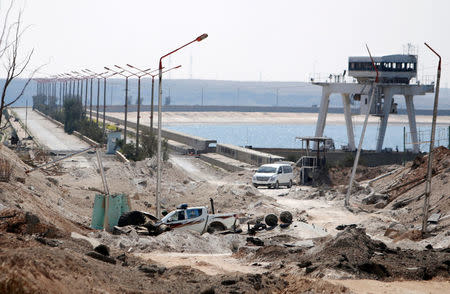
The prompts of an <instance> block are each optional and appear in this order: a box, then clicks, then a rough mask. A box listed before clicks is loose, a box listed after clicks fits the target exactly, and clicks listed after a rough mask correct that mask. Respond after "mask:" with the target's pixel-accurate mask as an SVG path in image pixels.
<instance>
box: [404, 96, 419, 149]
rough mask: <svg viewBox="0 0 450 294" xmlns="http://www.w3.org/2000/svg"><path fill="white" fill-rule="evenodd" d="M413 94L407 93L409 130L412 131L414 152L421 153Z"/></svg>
mask: <svg viewBox="0 0 450 294" xmlns="http://www.w3.org/2000/svg"><path fill="white" fill-rule="evenodd" d="M413 97H414V96H412V95H405V102H406V111H407V112H408V122H409V132H410V133H411V141H412V144H413V145H412V149H413V152H414V153H419V151H420V148H419V140H418V138H417V127H416V110H415V109H414V101H413Z"/></svg>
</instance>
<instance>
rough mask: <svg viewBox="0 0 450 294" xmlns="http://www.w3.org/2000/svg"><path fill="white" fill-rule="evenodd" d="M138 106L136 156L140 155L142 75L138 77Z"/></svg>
mask: <svg viewBox="0 0 450 294" xmlns="http://www.w3.org/2000/svg"><path fill="white" fill-rule="evenodd" d="M137 102H138V106H137V124H136V158H137V157H138V155H139V119H140V117H141V77H140V76H139V77H138V101H137Z"/></svg>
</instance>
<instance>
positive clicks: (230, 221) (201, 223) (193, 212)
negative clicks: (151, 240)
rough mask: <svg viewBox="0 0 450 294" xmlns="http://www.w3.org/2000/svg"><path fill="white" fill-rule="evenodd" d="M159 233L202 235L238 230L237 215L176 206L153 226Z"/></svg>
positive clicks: (185, 205)
mask: <svg viewBox="0 0 450 294" xmlns="http://www.w3.org/2000/svg"><path fill="white" fill-rule="evenodd" d="M154 226H155V228H159V231H161V229H162V231H165V230H172V229H177V230H192V231H196V232H199V233H200V234H203V233H205V232H208V233H214V232H217V231H225V230H233V231H236V230H237V229H238V228H239V219H238V215H237V214H235V213H222V214H208V210H207V208H206V207H205V206H199V207H188V206H187V204H182V205H180V206H178V208H177V210H174V211H171V212H170V213H168V214H167V215H166V216H165V217H163V218H162V219H161V220H160V221H158V222H156V223H155V224H154Z"/></svg>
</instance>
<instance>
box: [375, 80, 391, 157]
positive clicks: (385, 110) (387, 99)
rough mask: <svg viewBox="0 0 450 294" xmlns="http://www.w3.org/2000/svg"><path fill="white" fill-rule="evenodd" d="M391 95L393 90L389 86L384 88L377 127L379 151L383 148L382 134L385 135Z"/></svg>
mask: <svg viewBox="0 0 450 294" xmlns="http://www.w3.org/2000/svg"><path fill="white" fill-rule="evenodd" d="M393 96H394V93H393V91H392V90H391V89H390V88H385V92H384V107H383V115H382V116H381V122H380V128H379V129H378V139H377V152H381V150H382V149H383V143H384V136H385V135H386V128H387V123H388V118H389V113H390V112H391V107H392V98H393Z"/></svg>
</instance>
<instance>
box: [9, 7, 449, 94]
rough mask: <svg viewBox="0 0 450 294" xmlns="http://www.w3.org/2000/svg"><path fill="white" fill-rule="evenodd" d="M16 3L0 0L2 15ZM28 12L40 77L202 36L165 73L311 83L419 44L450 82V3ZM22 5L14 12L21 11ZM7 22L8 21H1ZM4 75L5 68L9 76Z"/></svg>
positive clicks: (427, 65)
mask: <svg viewBox="0 0 450 294" xmlns="http://www.w3.org/2000/svg"><path fill="white" fill-rule="evenodd" d="M8 2H9V0H0V4H1V7H0V16H1V15H2V13H3V12H4V9H5V6H6V5H5V4H7V3H8ZM15 7H16V8H17V9H19V8H21V9H23V11H24V13H23V19H24V24H26V25H29V26H30V27H29V28H28V30H27V31H26V33H25V34H24V35H23V38H22V47H21V48H22V50H24V51H23V52H26V51H27V50H30V49H33V48H34V50H35V54H34V56H33V59H32V65H31V67H30V69H31V68H33V67H36V66H39V65H43V64H45V66H44V67H43V68H42V69H41V70H40V72H39V74H38V75H39V76H41V77H46V76H49V75H54V74H59V73H64V72H70V71H79V70H81V69H84V68H89V69H91V70H93V71H96V72H100V71H103V67H104V66H108V67H111V66H112V65H114V64H117V65H121V66H122V65H125V64H127V63H129V64H132V65H134V66H136V67H141V68H149V67H150V68H157V66H158V60H159V58H160V56H162V55H164V54H166V53H168V52H170V51H172V50H174V49H176V48H178V47H179V46H182V45H184V44H185V43H187V42H189V41H191V40H193V39H195V38H196V37H197V36H199V35H201V34H203V33H207V34H208V35H209V37H208V38H207V39H205V40H203V41H202V42H195V43H193V44H191V45H190V46H189V47H186V48H184V49H182V50H180V51H178V52H176V53H174V54H173V55H171V57H170V58H166V59H164V60H163V65H164V66H165V67H166V68H168V67H169V66H175V65H178V64H181V65H182V68H180V69H178V70H175V71H173V72H172V73H171V74H170V75H169V76H168V78H173V79H175V78H177V79H189V78H195V79H220V80H243V81H259V80H262V81H307V80H309V77H311V76H312V75H313V74H315V76H317V75H319V74H320V75H322V76H328V75H329V74H330V73H335V74H337V73H342V72H343V70H344V69H346V67H347V60H348V56H361V55H363V56H366V55H367V51H366V48H365V44H368V46H369V48H370V50H371V52H372V54H373V55H374V56H382V55H388V54H398V53H403V52H405V51H404V48H405V45H406V44H407V43H411V44H413V45H415V46H416V49H417V51H418V55H419V65H418V66H419V76H420V77H421V76H422V75H425V76H434V75H435V74H436V65H437V58H436V57H435V56H434V55H433V54H432V53H431V52H430V51H429V50H428V49H426V48H425V47H424V45H423V42H428V43H429V44H430V45H431V46H432V47H434V48H435V49H436V50H437V51H438V52H440V53H441V55H442V56H443V73H442V80H441V83H442V86H443V87H448V83H449V81H450V70H449V69H448V68H450V63H449V62H448V58H447V56H448V55H449V53H450V38H449V37H448V32H447V30H448V29H449V28H450V17H449V11H450V1H445V0H442V1H439V0H428V1H425V0H424V1H419V0H409V1H403V0H396V1H392V0H390V1H385V0H377V1H362V0H359V1H345V0H342V1H336V0H331V1H328V0H322V1H301V0H297V1H288V0H284V1H283V0H279V1H273V0H271V1H266V0H255V1H253V0H238V1H235V0H227V1H218V0H205V1H203V0H189V1H186V0H173V1H169V0H166V1H153V0H128V1H124V0H122V1H119V0H16V1H15ZM17 9H16V12H17ZM0 19H1V18H0ZM2 74H3V73H2Z"/></svg>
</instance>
